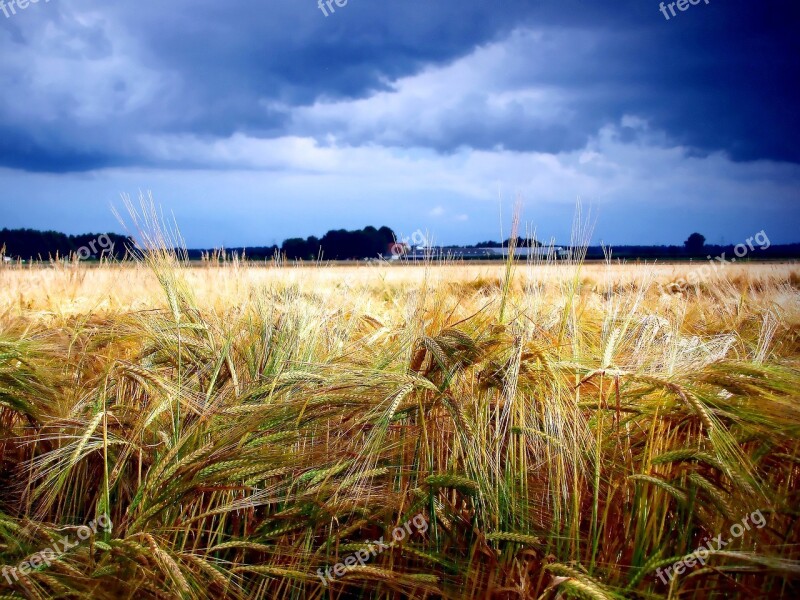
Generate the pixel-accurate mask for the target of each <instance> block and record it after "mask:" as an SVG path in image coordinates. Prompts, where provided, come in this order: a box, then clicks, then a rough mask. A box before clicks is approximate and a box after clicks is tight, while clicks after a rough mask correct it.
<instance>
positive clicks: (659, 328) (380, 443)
mask: <svg viewBox="0 0 800 600" xmlns="http://www.w3.org/2000/svg"><path fill="white" fill-rule="evenodd" d="M687 268H688V266H686V265H684V266H672V265H663V266H655V267H654V266H652V265H650V266H631V265H578V264H560V265H554V264H546V265H524V264H522V265H518V266H516V267H514V268H511V269H506V267H500V266H491V265H452V264H451V265H421V266H417V267H402V266H401V267H398V266H386V265H377V266H375V265H369V266H368V265H363V266H358V267H336V268H324V267H310V268H309V267H303V268H299V267H293V266H283V267H281V266H278V265H270V264H265V265H263V266H257V267H251V266H247V265H244V264H241V263H238V262H235V261H234V262H231V263H227V264H225V265H224V266H220V267H203V268H189V267H187V266H186V265H184V264H181V263H179V262H177V261H175V260H174V259H173V258H172V257H170V256H169V255H167V254H165V253H164V254H159V255H155V256H153V257H152V259H150V260H149V261H148V264H140V265H125V266H114V265H106V266H103V267H101V268H95V269H87V268H84V267H79V266H72V265H66V266H65V265H57V266H53V267H50V268H33V267H22V268H20V267H0V426H1V427H2V438H0V452H1V453H2V454H1V455H0V456H1V460H2V463H1V464H0V478H2V480H1V481H0V490H1V491H0V560H2V562H3V563H4V564H7V565H11V566H16V565H17V564H19V563H20V562H21V561H23V560H25V559H26V557H27V556H29V555H30V554H31V553H34V552H37V551H38V550H40V549H42V548H44V547H45V546H46V545H49V544H50V543H51V540H53V539H56V538H60V537H61V536H63V535H65V532H68V531H71V530H69V529H65V528H68V527H70V526H77V525H80V524H83V523H86V522H88V521H90V520H91V519H93V518H96V517H97V516H98V515H100V514H103V513H105V512H108V513H109V514H110V515H111V519H112V521H113V523H114V528H113V531H112V533H110V534H106V535H102V534H98V535H97V536H93V537H92V538H91V539H90V540H89V541H87V542H86V543H83V544H81V545H79V546H78V547H76V548H74V549H72V550H71V551H69V552H68V553H66V554H65V555H64V556H63V557H61V558H60V559H59V560H58V561H56V562H54V563H53V564H52V565H51V566H50V567H45V568H40V569H38V570H36V571H34V572H33V573H31V574H30V575H29V576H28V577H27V578H24V577H21V578H20V581H19V582H16V583H15V584H14V585H8V584H7V583H6V581H5V579H2V578H0V586H4V587H5V590H3V589H2V587H0V594H2V593H4V594H6V595H5V596H3V597H4V598H6V597H7V598H12V597H13V598H16V597H24V598H50V597H68V596H69V597H86V598H88V597H93V598H134V597H135V598H137V599H140V598H175V597H181V598H275V599H278V598H297V599H304V598H357V597H364V598H405V597H412V598H464V599H478V598H538V597H545V598H567V597H576V598H578V597H580V598H585V597H589V598H621V597H638V598H657V597H659V598H660V597H671V598H714V597H717V598H729V597H740V598H756V597H759V598H760V597H775V598H781V597H785V598H795V597H797V595H798V593H799V592H800V580H798V573H800V563H798V562H797V560H798V554H800V549H799V548H800V546H798V543H799V542H800V531H799V530H798V523H797V520H798V512H797V508H798V506H800V503H798V499H799V498H798V489H799V488H798V481H797V478H798V475H800V442H798V438H799V437H800V406H798V402H797V401H798V390H800V364H798V363H799V361H800V337H798V332H799V331H800V293H799V292H798V289H797V285H796V282H797V268H796V267H793V266H791V265H774V266H766V265H761V266H736V267H729V268H727V269H726V270H725V271H724V272H721V273H720V274H717V275H715V276H714V277H712V278H711V279H709V280H708V281H705V282H702V283H701V284H698V285H697V286H691V287H689V288H687V289H684V290H682V291H681V293H676V294H671V295H665V294H661V293H659V291H658V289H657V285H656V284H657V283H658V282H661V283H666V282H668V281H671V280H674V279H676V278H678V277H680V276H681V275H683V274H684V273H682V271H685V270H686V269H687ZM756 510H760V511H761V512H762V514H763V515H764V516H765V517H766V520H767V525H766V526H765V527H763V528H760V529H756V528H752V529H751V530H749V531H747V532H745V533H744V534H743V535H742V536H741V537H740V538H738V539H736V540H735V541H734V542H732V543H731V544H730V545H728V546H727V547H726V548H725V552H720V553H716V554H712V556H711V557H710V558H709V560H708V561H707V564H706V565H705V567H701V566H697V567H694V568H691V569H689V570H688V571H687V572H686V573H684V574H682V575H678V576H677V577H676V578H675V579H674V580H673V581H672V582H671V583H670V584H669V585H664V584H663V583H661V582H660V581H659V579H658V578H657V577H656V575H655V572H656V569H657V568H659V567H663V566H664V565H665V564H672V563H673V562H675V561H676V560H678V558H679V557H680V556H682V555H685V554H687V553H688V552H691V551H693V550H694V549H695V548H697V547H698V546H700V545H701V544H702V543H703V541H704V539H705V538H707V537H712V538H713V537H716V536H717V534H720V533H727V532H728V530H729V527H730V526H731V524H732V523H734V522H737V521H741V519H742V518H743V517H744V516H746V515H749V514H751V513H753V512H754V511H756ZM418 513H422V514H424V515H425V517H426V518H427V519H428V521H429V523H430V528H429V529H428V530H427V531H426V532H425V533H424V534H420V533H415V534H414V535H413V536H411V537H410V539H408V540H407V541H406V542H404V543H403V544H401V545H398V546H397V547H395V548H392V549H391V550H387V551H385V552H383V553H382V554H380V555H378V556H376V557H375V558H373V559H372V560H371V562H370V563H369V564H368V566H367V567H364V568H361V567H359V568H358V569H353V570H352V571H349V572H348V573H347V574H346V575H345V576H343V577H341V578H338V579H335V580H334V581H333V582H332V583H331V584H330V585H329V586H328V587H324V586H323V585H322V583H321V581H320V579H319V578H318V577H317V576H316V574H315V572H316V571H317V569H319V568H323V569H324V568H326V567H329V566H332V565H334V564H335V563H337V562H338V561H340V560H343V559H344V558H345V557H346V556H348V555H350V554H352V553H353V552H354V551H355V550H356V549H358V548H360V547H361V546H363V545H364V544H365V543H367V542H369V541H371V540H376V539H378V538H380V537H381V536H386V537H388V536H389V535H390V532H391V529H392V528H393V527H394V526H396V525H397V524H398V523H402V522H404V521H406V520H407V519H409V518H411V517H412V516H414V515H416V514H418Z"/></svg>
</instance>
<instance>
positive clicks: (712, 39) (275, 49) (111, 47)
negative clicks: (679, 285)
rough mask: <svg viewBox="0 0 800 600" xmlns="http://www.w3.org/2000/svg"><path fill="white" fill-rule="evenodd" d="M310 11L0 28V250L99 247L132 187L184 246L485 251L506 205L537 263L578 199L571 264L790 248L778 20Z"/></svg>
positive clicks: (540, 9)
mask: <svg viewBox="0 0 800 600" xmlns="http://www.w3.org/2000/svg"><path fill="white" fill-rule="evenodd" d="M5 5H6V6H8V5H9V2H8V0H5ZM333 6H334V8H335V12H333V13H332V14H331V13H330V12H329V14H328V16H327V17H326V16H325V14H324V13H323V11H322V10H320V8H319V7H318V5H317V2H316V0H265V1H263V2H259V3H254V2H242V1H239V0H228V1H226V2H219V1H214V2H209V1H207V0H172V1H170V2H158V3H157V2H155V1H152V0H143V1H139V2H135V3H131V2H120V3H115V4H114V5H109V4H107V3H106V2H100V1H95V0H83V1H78V0H76V1H71V0H51V1H50V2H45V1H44V0H42V1H40V2H38V3H36V4H30V5H29V6H27V7H26V8H24V9H20V8H19V7H16V9H15V12H16V14H12V12H9V13H8V14H9V16H8V17H6V16H5V15H4V13H3V11H2V7H0V57H2V58H0V227H34V228H40V229H45V228H46V229H57V230H61V231H65V232H68V233H79V232H86V231H99V230H107V229H112V230H115V231H121V228H120V226H119V224H118V223H117V221H116V219H115V217H114V216H113V215H112V212H111V209H110V206H111V205H115V206H120V204H121V203H120V200H119V197H120V194H121V193H128V194H131V195H134V196H135V195H137V194H138V192H139V191H140V190H142V191H152V193H153V195H154V197H155V198H156V201H157V202H158V203H159V204H160V205H161V206H162V207H163V208H164V210H165V211H167V212H172V213H174V215H175V217H176V219H177V222H178V224H179V226H180V228H181V230H182V233H183V235H184V237H185V238H186V241H187V244H188V245H189V246H190V247H200V246H205V247H207V246H215V245H223V244H224V245H227V246H234V245H267V244H271V243H274V242H280V241H281V240H283V239H285V238H288V237H294V236H307V235H311V234H316V235H320V234H322V233H324V232H325V231H326V230H328V229H333V228H341V227H345V228H355V227H363V226H365V225H369V224H371V225H375V226H381V225H388V226H390V227H392V228H393V229H395V231H397V232H398V233H399V234H404V235H408V234H410V233H411V232H413V231H416V230H418V229H421V230H426V231H429V232H430V233H431V234H433V237H434V239H435V240H437V241H439V242H442V243H468V242H476V241H481V240H486V239H497V238H498V237H499V235H500V225H501V220H500V208H499V205H500V202H501V201H502V202H503V211H504V221H505V223H504V226H505V232H506V233H507V232H508V219H509V212H510V206H511V205H512V203H513V202H514V199H515V198H517V197H520V198H521V199H522V202H523V215H522V216H523V220H524V221H525V222H526V223H529V224H530V225H531V226H532V227H535V228H536V230H537V232H538V234H539V236H540V237H542V238H550V237H551V236H552V237H555V238H556V240H557V241H559V242H561V243H563V242H567V241H568V239H569V231H570V227H571V223H572V213H573V210H574V206H575V202H576V200H577V199H578V198H580V199H581V200H582V202H583V204H584V205H585V206H586V205H590V206H591V207H592V213H593V215H594V218H595V219H596V221H595V228H594V232H595V233H594V241H595V242H599V241H601V240H603V241H605V242H607V243H611V244H626V243H657V244H661V243H680V242H682V241H683V240H684V239H685V238H686V237H687V236H688V235H689V234H690V233H692V232H693V231H700V232H701V233H704V234H705V235H706V237H707V238H708V240H709V241H710V242H714V243H716V242H720V241H722V240H724V241H726V242H731V243H735V242H738V241H741V240H743V239H745V238H747V237H750V236H751V235H753V234H754V233H755V232H758V231H760V230H762V229H763V230H765V231H766V232H767V233H768V235H769V237H770V239H771V240H772V242H773V243H781V242H790V241H800V235H798V233H797V231H798V227H797V224H798V223H800V144H799V143H798V139H800V116H799V115H798V111H797V109H796V106H797V104H798V87H799V86H800V83H799V82H800V42H799V41H798V38H800V36H798V35H797V31H800V6H798V4H797V3H796V2H792V1H790V0H747V1H745V0H725V1H724V2H723V1H722V0H709V3H708V4H706V3H705V0H700V2H699V3H698V4H696V5H688V9H687V10H686V11H683V12H681V11H677V10H676V15H675V16H674V17H671V18H670V19H669V20H667V19H666V18H665V17H664V15H663V14H662V13H661V12H660V10H659V3H658V2H653V1H652V0H615V1H613V2H612V1H610V0H539V1H527V2H522V1H517V0H506V1H504V2H502V3H498V2H489V1H484V2H478V1H474V0H460V1H458V2H456V1H453V0H436V2H431V1H430V0H424V1H423V0H380V1H377V0H348V1H347V4H346V5H345V6H342V7H337V6H336V5H335V4H334V5H333ZM685 6H687V5H685ZM326 12H328V10H327V9H326Z"/></svg>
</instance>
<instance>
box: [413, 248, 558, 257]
mask: <svg viewBox="0 0 800 600" xmlns="http://www.w3.org/2000/svg"><path fill="white" fill-rule="evenodd" d="M514 256H517V257H519V258H537V259H542V260H544V259H547V258H558V259H563V258H567V257H568V256H569V252H568V251H567V250H566V249H564V248H563V247H561V246H535V247H533V248H528V247H519V248H515V249H514ZM403 257H404V258H417V259H422V258H450V259H453V258H455V259H470V258H472V259H475V258H483V259H504V258H508V248H465V247H458V246H453V247H436V246H431V247H423V246H417V247H415V248H413V249H411V250H410V251H409V252H408V253H407V254H405V255H403ZM398 258H399V257H398Z"/></svg>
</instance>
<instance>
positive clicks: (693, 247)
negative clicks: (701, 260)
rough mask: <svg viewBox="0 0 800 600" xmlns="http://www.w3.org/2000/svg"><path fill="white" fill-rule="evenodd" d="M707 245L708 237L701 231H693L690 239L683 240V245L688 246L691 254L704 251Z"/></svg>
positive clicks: (687, 248)
mask: <svg viewBox="0 0 800 600" xmlns="http://www.w3.org/2000/svg"><path fill="white" fill-rule="evenodd" d="M705 245H706V238H705V236H703V235H700V234H699V233H693V234H692V235H690V236H689V239H687V240H686V241H685V242H683V246H684V247H685V248H686V251H687V252H689V253H691V254H698V253H700V252H702V251H703V247H704V246H705Z"/></svg>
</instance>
